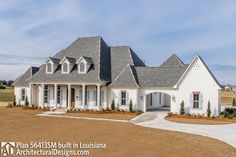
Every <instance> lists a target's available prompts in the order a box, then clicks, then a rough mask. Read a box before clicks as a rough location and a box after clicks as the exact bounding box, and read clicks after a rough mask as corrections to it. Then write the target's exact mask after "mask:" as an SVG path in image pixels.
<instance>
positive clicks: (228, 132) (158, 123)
mask: <svg viewBox="0 0 236 157" xmlns="http://www.w3.org/2000/svg"><path fill="white" fill-rule="evenodd" d="M166 115H167V112H163V111H156V112H146V113H143V114H142V115H139V116H138V117H135V118H134V119H132V120H131V122H132V123H133V124H135V125H139V126H144V127H150V128H156V129H163V130H170V131H179V132H185V133H190V134H196V135H202V136H207V137H211V138H215V139H218V140H221V141H224V142H226V143H228V144H230V145H231V146H233V147H234V148H236V124H235V123H234V124H225V125H199V124H182V123H175V122H170V121H167V120H165V119H164V118H165V116H166Z"/></svg>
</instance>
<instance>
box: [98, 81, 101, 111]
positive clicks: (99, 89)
mask: <svg viewBox="0 0 236 157" xmlns="http://www.w3.org/2000/svg"><path fill="white" fill-rule="evenodd" d="M100 91H101V86H100V85H97V109H98V110H99V109H100V105H101V103H100V97H101V94H100V93H101V92H100Z"/></svg>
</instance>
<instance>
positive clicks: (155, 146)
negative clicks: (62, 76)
mask: <svg viewBox="0 0 236 157" xmlns="http://www.w3.org/2000/svg"><path fill="white" fill-rule="evenodd" d="M39 112H40V111H37V110H22V109H20V108H6V107H0V119H1V121H0V126H1V129H0V141H20V142H29V141H56V142H65V141H68V142H72V141H75V142H85V143H87V142H96V143H105V144H106V145H107V148H106V149H102V150H96V149H90V156H92V157H94V156H95V157H96V156H103V157H106V156H108V157H110V156H113V157H116V156H117V157H120V156H122V157H126V156H127V157H132V156H139V157H142V156H143V157H147V156H148V157H152V156H153V157H156V156H161V157H167V156H168V157H169V156H174V157H182V156H191V157H202V156H207V157H233V156H236V150H235V148H233V147H231V146H230V145H228V144H225V143H224V142H221V141H218V140H215V139H212V138H207V137H203V136H197V135H191V134H186V133H180V132H171V131H165V130H158V129H151V128H145V127H140V126H135V125H133V124H131V123H119V122H108V121H93V120H81V119H66V118H52V117H38V116H35V114H37V113H39Z"/></svg>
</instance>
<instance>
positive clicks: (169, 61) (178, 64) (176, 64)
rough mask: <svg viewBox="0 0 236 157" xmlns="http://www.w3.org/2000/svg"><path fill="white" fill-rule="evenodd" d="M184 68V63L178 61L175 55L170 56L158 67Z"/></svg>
mask: <svg viewBox="0 0 236 157" xmlns="http://www.w3.org/2000/svg"><path fill="white" fill-rule="evenodd" d="M181 66H184V63H183V62H182V61H181V60H180V59H179V57H178V56H177V55H175V54H173V55H172V56H170V58H168V59H167V60H166V61H165V62H163V63H162V64H161V65H160V67H181Z"/></svg>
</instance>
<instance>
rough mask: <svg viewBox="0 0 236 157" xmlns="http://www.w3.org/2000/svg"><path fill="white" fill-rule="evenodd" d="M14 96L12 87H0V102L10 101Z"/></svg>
mask: <svg viewBox="0 0 236 157" xmlns="http://www.w3.org/2000/svg"><path fill="white" fill-rule="evenodd" d="M13 96H14V88H13V87H8V88H6V89H0V102H5V103H8V102H12V101H13Z"/></svg>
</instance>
